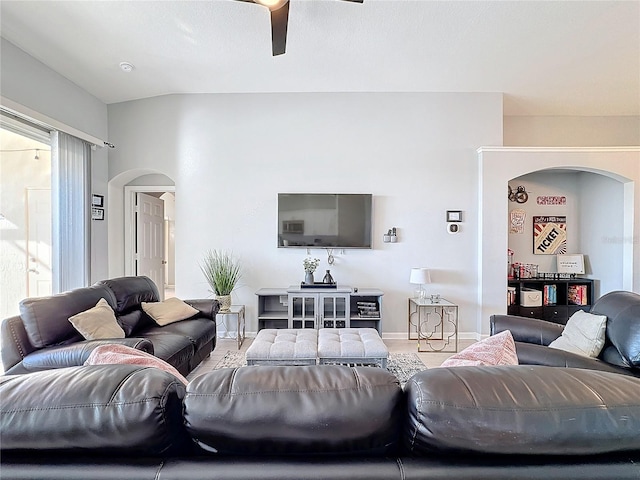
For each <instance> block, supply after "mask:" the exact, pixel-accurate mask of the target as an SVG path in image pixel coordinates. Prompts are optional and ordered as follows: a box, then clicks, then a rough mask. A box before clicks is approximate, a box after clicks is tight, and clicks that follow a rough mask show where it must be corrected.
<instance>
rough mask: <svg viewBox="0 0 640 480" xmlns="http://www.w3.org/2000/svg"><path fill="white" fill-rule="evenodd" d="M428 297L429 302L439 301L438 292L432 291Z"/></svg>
mask: <svg viewBox="0 0 640 480" xmlns="http://www.w3.org/2000/svg"><path fill="white" fill-rule="evenodd" d="M429 298H430V299H431V303H440V294H439V293H432V294H431V296H430V297H429Z"/></svg>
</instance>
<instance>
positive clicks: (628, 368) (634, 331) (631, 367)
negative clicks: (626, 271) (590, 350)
mask: <svg viewBox="0 0 640 480" xmlns="http://www.w3.org/2000/svg"><path fill="white" fill-rule="evenodd" d="M590 312H591V313H594V314H598V315H605V316H606V317H607V328H606V340H605V344H604V347H603V349H602V351H601V352H600V355H599V356H598V358H589V357H585V356H582V355H576V354H575V353H571V352H565V351H563V350H558V349H554V348H549V347H548V345H549V344H550V343H551V342H553V341H554V340H555V339H556V338H558V337H559V336H560V335H561V334H562V330H563V329H564V325H560V324H556V323H552V322H547V321H544V320H536V319H532V318H527V317H519V316H515V315H492V316H491V318H490V325H491V335H495V334H496V333H500V332H502V331H504V330H509V331H511V334H512V335H513V339H514V340H515V341H516V352H517V354H518V362H519V363H520V364H521V365H548V366H553V367H575V368H588V369H591V370H601V371H605V372H614V373H621V374H623V375H634V376H636V377H640V295H638V294H637V293H633V292H626V291H615V292H610V293H607V294H606V295H603V296H602V297H600V298H599V299H598V300H596V302H595V303H594V304H593V306H592V307H591V310H590ZM639 395H640V393H639Z"/></svg>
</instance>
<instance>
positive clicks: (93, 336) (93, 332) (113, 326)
mask: <svg viewBox="0 0 640 480" xmlns="http://www.w3.org/2000/svg"><path fill="white" fill-rule="evenodd" d="M69 321H70V322H71V324H72V325H73V327H74V328H75V329H76V330H77V331H78V332H80V334H82V336H83V337H84V338H85V339H87V340H102V339H105V338H124V337H125V334H124V330H123V329H122V327H120V325H119V324H118V321H117V320H116V316H115V314H114V313H113V309H112V308H111V306H110V305H109V303H107V301H106V300H105V299H104V298H101V299H100V300H98V303H96V306H95V307H93V308H90V309H89V310H85V311H84V312H81V313H78V314H77V315H74V316H73V317H70V318H69Z"/></svg>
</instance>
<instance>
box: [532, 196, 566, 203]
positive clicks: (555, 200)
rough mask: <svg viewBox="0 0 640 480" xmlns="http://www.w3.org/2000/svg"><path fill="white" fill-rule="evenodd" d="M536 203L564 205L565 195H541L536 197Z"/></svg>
mask: <svg viewBox="0 0 640 480" xmlns="http://www.w3.org/2000/svg"><path fill="white" fill-rule="evenodd" d="M536 202H537V204H538V205H566V204H567V197H560V196H557V195H541V196H539V197H538V198H536Z"/></svg>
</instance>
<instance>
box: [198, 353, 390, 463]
mask: <svg viewBox="0 0 640 480" xmlns="http://www.w3.org/2000/svg"><path fill="white" fill-rule="evenodd" d="M401 399H402V390H401V388H400V385H399V383H398V380H397V379H396V378H395V376H393V375H392V374H390V373H389V372H387V371H386V370H383V369H381V368H375V367H356V368H350V367H346V366H338V365H322V366H319V365H313V366H302V367H294V366H261V367H242V368H237V369H222V370H214V371H212V372H209V373H206V374H204V375H200V376H198V377H196V378H195V379H194V380H192V381H191V383H190V384H189V385H188V386H187V396H186V397H185V423H186V426H187V429H188V431H189V432H190V434H191V435H192V437H193V438H194V439H195V440H196V442H197V443H198V444H199V445H200V446H201V447H202V448H203V449H205V450H207V451H209V452H214V453H228V454H233V455H254V454H265V455H269V454H277V455H292V454H304V453H308V454H340V455H346V454H357V453H371V454H374V453H380V454H384V453H387V452H390V451H392V450H393V449H394V448H395V446H396V444H397V438H398V433H399V431H398V429H399V427H400V424H401V405H400V403H401V402H400V400H401Z"/></svg>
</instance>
